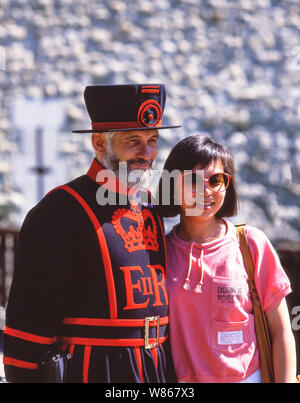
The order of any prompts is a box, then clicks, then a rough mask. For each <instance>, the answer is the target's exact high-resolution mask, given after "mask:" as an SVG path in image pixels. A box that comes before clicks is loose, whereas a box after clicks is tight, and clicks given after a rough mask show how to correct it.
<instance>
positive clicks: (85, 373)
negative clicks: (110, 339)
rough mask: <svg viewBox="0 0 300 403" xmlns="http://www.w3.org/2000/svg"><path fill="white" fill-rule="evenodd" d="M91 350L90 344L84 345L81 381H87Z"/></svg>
mask: <svg viewBox="0 0 300 403" xmlns="http://www.w3.org/2000/svg"><path fill="white" fill-rule="evenodd" d="M91 350H92V347H91V346H86V347H85V348H84V357H83V375H82V380H83V383H88V379H89V366H90V357H91Z"/></svg>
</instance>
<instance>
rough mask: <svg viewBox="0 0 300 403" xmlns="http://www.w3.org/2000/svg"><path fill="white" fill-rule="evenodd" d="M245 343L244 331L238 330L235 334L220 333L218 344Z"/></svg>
mask: <svg viewBox="0 0 300 403" xmlns="http://www.w3.org/2000/svg"><path fill="white" fill-rule="evenodd" d="M243 342H244V341H243V331H242V330H236V331H234V332H218V344H223V345H229V344H242V343H243Z"/></svg>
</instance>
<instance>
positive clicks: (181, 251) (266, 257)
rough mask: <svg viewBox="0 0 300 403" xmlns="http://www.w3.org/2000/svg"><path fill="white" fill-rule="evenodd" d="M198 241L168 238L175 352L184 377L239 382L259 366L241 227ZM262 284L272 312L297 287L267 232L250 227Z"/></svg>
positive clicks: (178, 370) (267, 307)
mask: <svg viewBox="0 0 300 403" xmlns="http://www.w3.org/2000/svg"><path fill="white" fill-rule="evenodd" d="M224 221H225V223H226V226H227V232H226V235H225V236H224V238H219V239H216V240H214V241H212V242H207V243H204V244H197V243H191V242H185V241H183V240H181V239H179V238H178V237H177V235H176V231H175V230H176V227H174V228H173V230H172V231H171V232H170V233H169V234H168V235H167V237H166V243H167V259H168V270H167V283H168V291H169V305H170V307H169V308H170V337H171V349H172V355H173V360H174V365H175V370H176V374H177V377H178V381H180V382H218V383H219V382H241V381H242V380H244V379H246V378H247V377H249V376H250V375H252V374H253V373H254V372H256V371H257V370H258V369H259V356H258V350H257V344H256V336H255V330H254V317H253V314H252V303H251V299H250V295H249V289H248V284H247V273H246V270H245V268H244V265H243V258H242V255H241V252H240V249H239V244H238V240H237V236H236V229H235V226H234V225H233V224H232V223H230V222H229V221H227V220H224ZM246 233H247V238H248V242H249V245H250V249H251V252H252V256H253V259H254V263H255V280H256V286H257V290H258V293H259V296H260V298H261V301H262V304H263V308H264V310H265V312H266V313H267V314H268V313H269V312H270V311H271V310H272V309H273V308H275V307H276V306H277V305H278V304H279V302H280V301H281V300H282V298H284V297H285V296H286V295H287V294H289V293H290V292H291V288H290V282H289V280H288V278H287V276H286V274H285V272H284V270H283V268H282V266H281V264H280V261H279V258H278V256H277V254H276V252H275V250H274V248H273V247H272V245H271V244H270V241H269V240H268V238H267V237H266V235H265V234H264V233H263V232H262V231H260V230H259V229H256V228H253V227H249V226H246Z"/></svg>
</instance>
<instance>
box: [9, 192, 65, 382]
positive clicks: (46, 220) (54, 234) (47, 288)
mask: <svg viewBox="0 0 300 403" xmlns="http://www.w3.org/2000/svg"><path fill="white" fill-rule="evenodd" d="M58 192H59V191H58ZM58 192H57V191H56V192H53V193H54V194H50V195H49V196H47V197H46V198H45V199H43V200H42V201H41V202H40V203H39V204H38V205H37V206H36V207H34V208H33V209H32V210H31V211H30V212H29V213H28V215H27V217H26V219H25V221H24V224H23V226H22V228H21V231H20V236H19V241H18V249H17V255H16V261H15V269H14V276H13V282H12V286H11V290H10V295H9V301H8V305H7V310H6V327H5V331H4V351H3V352H4V359H3V361H4V368H5V375H6V379H7V381H8V382H26V381H30V382H32V381H34V382H35V381H38V367H39V362H40V361H41V358H42V356H43V355H44V354H45V353H46V352H47V351H48V350H49V349H50V348H51V346H52V345H53V343H54V342H55V341H56V335H57V330H58V328H59V325H60V322H61V317H62V314H63V312H62V307H63V295H64V284H65V272H64V267H65V265H66V259H67V240H66V236H65V223H64V219H63V215H62V213H61V206H62V204H61V203H59V197H58V199H57V197H56V196H57V194H56V193H58Z"/></svg>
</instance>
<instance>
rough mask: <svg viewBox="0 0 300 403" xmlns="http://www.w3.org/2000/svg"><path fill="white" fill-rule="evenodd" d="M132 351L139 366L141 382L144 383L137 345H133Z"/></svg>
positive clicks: (140, 357)
mask: <svg viewBox="0 0 300 403" xmlns="http://www.w3.org/2000/svg"><path fill="white" fill-rule="evenodd" d="M134 353H135V357H136V361H137V364H138V368H139V373H140V377H141V382H142V383H144V382H145V381H144V375H143V364H142V356H141V351H140V349H139V348H138V347H134Z"/></svg>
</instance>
